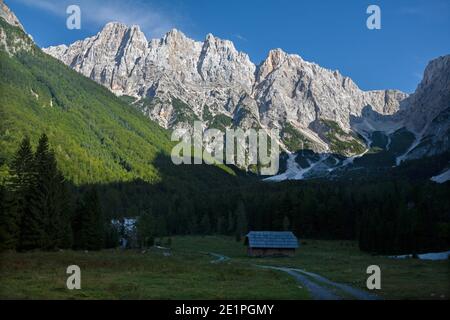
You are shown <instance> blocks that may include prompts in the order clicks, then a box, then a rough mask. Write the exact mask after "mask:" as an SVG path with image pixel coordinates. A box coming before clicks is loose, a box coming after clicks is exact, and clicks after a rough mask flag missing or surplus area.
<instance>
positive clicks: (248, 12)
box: [5, 0, 450, 92]
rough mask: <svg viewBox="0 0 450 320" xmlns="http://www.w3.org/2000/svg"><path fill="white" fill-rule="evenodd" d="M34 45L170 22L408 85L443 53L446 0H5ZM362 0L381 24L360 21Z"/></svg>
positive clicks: (254, 55) (447, 50) (376, 84)
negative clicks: (74, 7) (73, 23)
mask: <svg viewBox="0 0 450 320" xmlns="http://www.w3.org/2000/svg"><path fill="white" fill-rule="evenodd" d="M5 2H6V3H7V4H8V6H9V7H10V8H11V9H12V10H13V11H14V12H15V13H16V15H17V16H18V18H19V19H20V20H21V22H22V24H23V25H24V27H25V29H26V30H27V31H28V32H29V33H30V34H31V35H32V36H33V38H34V39H35V41H36V42H37V44H38V45H39V46H49V45H57V44H61V43H65V44H70V43H72V42H74V41H76V40H79V39H83V38H85V37H87V36H91V35H93V34H96V33H97V32H98V31H99V30H100V29H101V28H102V26H103V25H104V24H105V23H107V22H109V21H121V22H124V23H127V24H138V25H140V26H141V28H142V30H143V31H144V32H145V33H146V35H147V37H148V38H155V37H160V36H161V35H163V34H164V33H165V32H167V31H168V30H170V29H171V28H177V29H180V30H181V31H183V32H184V33H185V34H186V35H188V36H189V37H191V38H194V39H196V40H203V39H204V38H205V36H206V34H207V33H213V34H214V35H216V36H218V37H221V38H224V39H229V40H232V41H233V42H234V43H235V45H236V47H237V48H238V49H239V50H241V51H244V52H246V53H248V54H249V56H250V58H251V60H252V61H253V62H255V63H260V62H261V61H262V60H263V59H264V58H265V57H266V56H267V53H268V51H269V50H270V49H273V48H282V49H283V50H285V51H286V52H289V53H296V54H299V55H300V56H302V57H303V58H304V59H306V60H309V61H314V62H316V63H318V64H320V65H321V66H324V67H326V68H329V69H333V70H334V69H338V70H339V71H340V72H341V73H343V74H344V75H346V76H349V77H351V78H353V79H354V80H355V82H356V83H357V84H358V85H359V86H360V87H361V88H362V89H364V90H370V89H388V88H393V89H400V90H403V91H405V92H413V91H414V90H415V88H416V86H417V84H418V82H419V81H420V80H421V78H422V74H423V70H424V68H425V66H426V64H427V62H428V61H429V60H431V59H433V58H435V57H438V56H440V55H444V54H450V1H448V0H395V1H394V0H383V1H376V0H369V1H364V0H342V1H337V0H309V1H305V0H241V1H238V0H220V1H219V0H184V1H182V0H159V1H157V0H154V1H151V0H149V1H147V0H110V1H104V0H103V1H96V0H79V1H76V0H5ZM70 4H78V5H79V6H80V8H81V13H82V28H81V30H68V29H67V28H66V18H67V14H66V7H67V6H68V5H70ZM370 4H376V5H378V6H380V8H381V14H382V16H381V19H382V20H381V23H382V29H381V30H369V29H367V28H366V20H367V17H368V15H367V14H366V9H367V7H368V6H369V5H370Z"/></svg>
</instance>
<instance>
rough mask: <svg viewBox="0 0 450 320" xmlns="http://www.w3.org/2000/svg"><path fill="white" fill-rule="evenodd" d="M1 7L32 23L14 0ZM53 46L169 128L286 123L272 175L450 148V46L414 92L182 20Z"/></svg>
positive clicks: (10, 17) (109, 30) (392, 160)
mask: <svg viewBox="0 0 450 320" xmlns="http://www.w3.org/2000/svg"><path fill="white" fill-rule="evenodd" d="M5 8H6V9H5ZM1 12H2V13H1V16H2V17H3V18H4V19H5V20H6V21H7V22H8V23H9V24H10V25H13V26H15V27H18V28H21V29H22V30H23V27H22V26H21V24H20V22H19V21H18V19H17V18H16V17H15V16H14V14H13V13H12V12H11V11H10V10H9V9H7V7H6V6H5V5H4V4H2V10H1ZM0 32H1V33H0V43H3V46H4V47H5V48H6V51H7V52H9V53H11V54H14V52H15V50H16V49H15V48H16V47H17V45H14V46H11V45H9V46H8V45H7V43H6V42H7V41H6V40H5V34H4V31H2V30H0ZM15 41H16V42H17V41H19V40H17V39H16V40H15ZM28 43H29V42H28V41H24V45H25V46H27V45H29V44H28ZM43 51H44V52H45V53H47V54H49V55H51V56H53V57H55V58H56V59H58V60H60V61H62V62H63V63H64V64H66V65H67V66H69V67H70V68H72V69H73V70H75V71H77V72H78V73H81V74H82V75H84V76H86V77H88V78H90V79H92V80H94V81H96V82H97V83H99V84H101V85H103V86H104V87H106V88H107V89H109V90H110V91H111V92H112V93H114V94H115V95H116V96H118V97H120V99H121V100H122V101H123V102H126V103H127V104H128V105H129V106H131V107H132V108H134V109H137V110H139V111H140V112H141V113H143V114H144V115H145V116H146V117H148V118H150V120H149V121H152V120H153V121H155V122H156V123H158V124H159V126H161V127H162V128H164V129H169V130H172V129H175V128H188V129H189V128H192V123H193V121H195V120H201V121H203V122H204V123H205V126H206V127H215V128H218V129H224V128H236V127H240V128H243V129H248V128H255V129H262V130H267V131H268V130H269V129H273V128H277V129H279V132H280V135H279V136H278V137H273V138H275V139H276V140H277V142H278V143H279V144H280V146H281V147H282V149H283V150H284V151H285V152H286V156H283V159H282V160H283V161H284V165H282V167H283V168H282V170H281V171H280V175H278V176H276V177H272V178H271V179H272V180H284V179H304V178H307V177H316V176H323V175H330V174H332V173H336V172H340V171H342V170H347V169H348V168H354V167H355V166H385V167H391V166H395V165H398V164H400V163H401V162H402V161H405V160H408V159H418V158H423V157H427V156H433V155H438V154H441V153H443V152H447V151H448V150H450V143H449V137H450V119H449V115H450V55H446V56H442V57H438V58H436V59H435V60H433V61H431V62H430V63H429V64H428V66H427V68H426V70H425V73H424V77H423V80H422V82H421V83H420V84H419V85H418V87H417V90H416V92H415V93H413V94H411V95H408V94H406V93H403V92H401V91H398V90H376V91H363V90H361V89H359V88H358V86H357V85H356V84H355V82H354V81H353V80H352V79H350V78H349V77H345V76H343V75H342V74H340V73H339V71H332V70H328V69H325V68H322V67H321V66H319V65H318V64H316V63H312V62H308V61H305V60H304V59H302V58H301V57H300V56H299V55H295V54H288V53H286V52H284V51H283V50H281V49H275V50H271V51H270V52H269V54H268V56H267V58H266V59H265V60H264V61H263V62H261V63H260V64H258V65H256V64H254V63H253V62H252V61H251V60H250V58H249V56H248V55H247V54H245V53H243V52H239V51H238V50H236V48H235V46H234V44H233V43H232V42H231V41H228V40H222V39H219V38H217V37H215V36H214V35H212V34H208V35H207V36H206V38H205V40H204V41H196V40H193V39H190V38H188V37H187V36H185V35H184V34H183V33H182V32H181V31H178V30H175V29H174V30H171V31H170V32H168V33H167V34H166V35H165V36H164V37H162V38H161V39H152V40H148V39H147V38H146V36H145V34H144V33H143V32H142V31H141V30H140V28H139V26H135V25H134V26H131V27H129V26H126V25H124V24H122V23H118V22H111V23H108V24H107V25H106V26H105V27H104V28H103V30H101V31H100V32H99V33H98V34H96V35H94V36H92V37H89V38H86V39H84V40H79V41H77V42H75V43H73V44H71V45H69V46H66V45H60V46H54V47H49V48H44V49H43ZM32 92H34V91H33V90H32ZM33 94H34V93H33ZM54 100H55V99H53V98H51V99H49V103H50V104H52V103H53V102H54Z"/></svg>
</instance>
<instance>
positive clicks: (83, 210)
mask: <svg viewBox="0 0 450 320" xmlns="http://www.w3.org/2000/svg"><path fill="white" fill-rule="evenodd" d="M73 230H74V240H75V242H74V247H75V249H83V250H100V249H102V248H103V247H104V222H103V215H102V210H101V206H100V200H99V197H98V193H97V190H96V189H95V188H92V189H90V190H88V191H87V192H86V193H85V194H84V197H83V200H82V201H78V204H77V209H76V211H75V218H74V225H73Z"/></svg>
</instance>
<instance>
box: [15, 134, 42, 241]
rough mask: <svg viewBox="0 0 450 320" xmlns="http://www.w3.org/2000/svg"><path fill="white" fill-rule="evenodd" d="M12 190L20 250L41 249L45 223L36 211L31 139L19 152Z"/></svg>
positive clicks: (16, 155) (16, 158)
mask: <svg viewBox="0 0 450 320" xmlns="http://www.w3.org/2000/svg"><path fill="white" fill-rule="evenodd" d="M9 188H10V190H11V193H12V199H13V200H12V202H13V204H12V206H11V208H10V210H13V211H10V213H11V214H13V215H14V216H15V217H14V219H13V220H15V221H16V222H17V226H18V228H19V233H18V244H17V249H19V250H30V249H37V248H41V246H42V244H43V222H42V217H41V216H40V215H39V213H38V212H36V211H35V210H33V202H34V199H35V190H36V168H35V162H34V155H33V150H32V148H31V143H30V139H29V138H28V137H25V138H24V139H23V140H22V142H21V144H20V146H19V149H18V150H17V152H16V154H15V156H14V158H13V161H12V163H11V168H10V181H9Z"/></svg>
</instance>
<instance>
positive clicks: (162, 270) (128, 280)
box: [0, 236, 450, 299]
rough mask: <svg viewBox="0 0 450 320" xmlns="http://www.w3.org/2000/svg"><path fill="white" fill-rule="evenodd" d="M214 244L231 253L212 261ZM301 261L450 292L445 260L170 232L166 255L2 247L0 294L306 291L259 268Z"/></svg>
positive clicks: (414, 288) (346, 245)
mask: <svg viewBox="0 0 450 320" xmlns="http://www.w3.org/2000/svg"><path fill="white" fill-rule="evenodd" d="M206 252H214V253H219V254H223V255H226V256H228V257H230V258H231V259H230V260H227V261H225V262H223V263H211V261H212V260H214V259H215V258H214V257H212V256H209V255H207V254H206ZM71 264H76V265H79V266H80V268H81V273H82V276H81V279H82V280H81V281H82V284H81V285H82V289H81V290H74V291H70V290H68V289H66V286H65V282H66V278H67V275H66V273H65V271H66V268H67V266H69V265H71ZM256 264H260V265H261V264H264V265H273V266H286V267H293V268H301V269H303V270H306V271H310V272H314V273H317V274H320V275H322V276H324V277H326V278H328V279H330V280H332V281H336V282H340V283H346V284H350V285H352V286H354V287H357V288H361V289H364V288H365V282H366V279H367V276H368V275H367V274H366V269H367V267H368V266H369V265H372V264H376V265H379V266H380V267H381V272H382V274H381V284H382V289H381V290H377V291H376V294H377V295H378V296H380V297H382V298H384V299H448V298H449V294H450V288H449V283H450V281H449V280H450V279H449V274H450V270H449V262H448V261H421V260H416V259H409V260H394V259H388V258H385V257H379V256H371V255H368V254H365V253H361V252H360V251H359V250H358V248H357V245H356V243H354V242H350V241H319V240H305V241H303V244H302V246H301V248H300V249H299V250H298V252H297V254H296V255H295V257H292V258H264V259H260V258H249V257H247V256H246V249H245V247H244V245H243V244H242V243H238V242H236V241H234V239H233V238H229V237H216V236H207V237H175V238H173V239H172V255H171V256H164V255H163V251H161V250H158V249H150V250H147V251H146V252H144V253H143V252H142V251H135V250H128V251H122V250H105V251H101V252H73V251H66V252H30V253H13V252H10V253H3V254H2V256H1V266H0V277H1V279H2V280H1V282H0V298H2V299H9V298H19V299H308V298H309V294H308V292H307V291H306V290H305V289H304V288H302V287H301V286H300V285H299V284H298V283H297V282H296V281H295V280H294V279H293V278H291V277H290V276H289V275H287V274H285V273H282V272H278V271H272V270H265V269H261V268H257V267H255V266H254V265H256Z"/></svg>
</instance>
